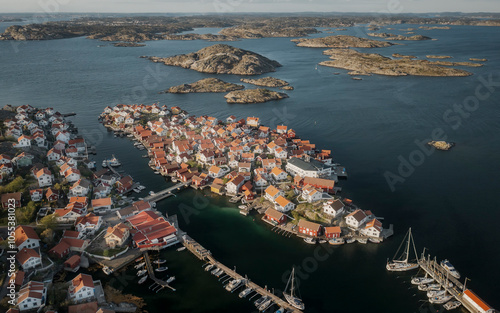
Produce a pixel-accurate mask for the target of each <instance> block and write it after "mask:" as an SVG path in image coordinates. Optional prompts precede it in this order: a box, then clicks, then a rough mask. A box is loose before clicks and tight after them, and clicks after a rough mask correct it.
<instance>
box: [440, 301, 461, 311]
mask: <svg viewBox="0 0 500 313" xmlns="http://www.w3.org/2000/svg"><path fill="white" fill-rule="evenodd" d="M461 305H462V303H461V302H460V301H458V300H452V301H448V302H446V303H445V304H444V305H443V307H444V308H445V309H446V310H447V311H450V310H454V309H456V308H458V307H459V306H461Z"/></svg>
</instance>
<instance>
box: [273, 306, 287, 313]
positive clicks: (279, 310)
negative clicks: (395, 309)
mask: <svg viewBox="0 0 500 313" xmlns="http://www.w3.org/2000/svg"><path fill="white" fill-rule="evenodd" d="M274 313H285V308H284V307H280V308H279V309H277V310H276V311H275V312H274Z"/></svg>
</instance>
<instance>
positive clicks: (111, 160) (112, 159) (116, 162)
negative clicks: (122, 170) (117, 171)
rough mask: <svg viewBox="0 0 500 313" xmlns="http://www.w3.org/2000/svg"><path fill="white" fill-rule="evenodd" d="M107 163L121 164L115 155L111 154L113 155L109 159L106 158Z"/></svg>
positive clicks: (112, 164)
mask: <svg viewBox="0 0 500 313" xmlns="http://www.w3.org/2000/svg"><path fill="white" fill-rule="evenodd" d="M106 161H107V163H108V165H111V166H120V165H122V164H121V163H120V161H118V159H117V158H116V157H115V155H114V154H113V157H112V158H111V159H109V160H106Z"/></svg>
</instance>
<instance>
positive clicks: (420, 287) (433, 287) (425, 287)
mask: <svg viewBox="0 0 500 313" xmlns="http://www.w3.org/2000/svg"><path fill="white" fill-rule="evenodd" d="M440 289H441V285H440V284H430V285H423V284H422V285H418V290H420V291H429V290H440Z"/></svg>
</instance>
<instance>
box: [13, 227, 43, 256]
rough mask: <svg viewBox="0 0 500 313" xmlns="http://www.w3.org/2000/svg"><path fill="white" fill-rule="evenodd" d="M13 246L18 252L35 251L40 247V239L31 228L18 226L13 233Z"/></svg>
mask: <svg viewBox="0 0 500 313" xmlns="http://www.w3.org/2000/svg"><path fill="white" fill-rule="evenodd" d="M14 236H15V238H16V239H15V244H16V247H17V250H18V251H21V250H22V249H24V248H31V249H36V248H39V247H40V238H39V237H38V235H37V233H36V232H35V230H34V229H33V227H31V226H26V225H19V226H17V227H16V230H15V231H14Z"/></svg>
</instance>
